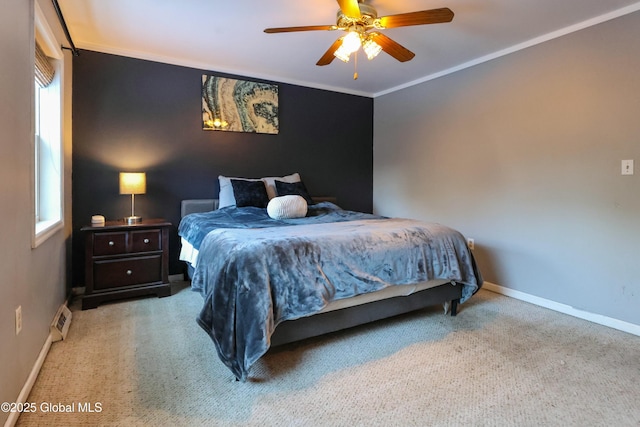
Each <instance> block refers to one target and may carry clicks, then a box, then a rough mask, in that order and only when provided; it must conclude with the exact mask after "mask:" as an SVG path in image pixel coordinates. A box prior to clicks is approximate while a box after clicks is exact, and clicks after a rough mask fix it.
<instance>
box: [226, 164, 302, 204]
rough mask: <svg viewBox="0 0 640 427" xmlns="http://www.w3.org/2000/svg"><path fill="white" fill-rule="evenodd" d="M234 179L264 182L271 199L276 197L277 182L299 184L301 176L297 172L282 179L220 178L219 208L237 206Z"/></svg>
mask: <svg viewBox="0 0 640 427" xmlns="http://www.w3.org/2000/svg"><path fill="white" fill-rule="evenodd" d="M232 179H241V180H244V181H262V182H264V185H265V187H266V188H267V195H268V196H269V199H273V198H274V197H276V184H275V180H278V181H284V182H290V183H291V182H299V181H300V174H298V173H297V172H296V173H294V174H291V175H287V176H282V177H275V176H274V177H267V178H236V177H227V176H222V175H220V176H218V184H220V193H218V208H219V209H221V208H224V207H226V206H235V205H236V198H235V197H234V196H233V186H232V185H231V180H232Z"/></svg>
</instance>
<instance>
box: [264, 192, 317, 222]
mask: <svg viewBox="0 0 640 427" xmlns="http://www.w3.org/2000/svg"><path fill="white" fill-rule="evenodd" d="M267 213H268V214H269V216H270V217H271V218H273V219H286V218H302V217H303V216H306V215H307V201H306V200H305V199H304V197H302V196H298V195H293V194H290V195H287V196H279V197H274V198H273V199H271V200H269V204H268V205H267Z"/></svg>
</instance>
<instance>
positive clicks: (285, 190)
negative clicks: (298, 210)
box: [276, 181, 314, 205]
mask: <svg viewBox="0 0 640 427" xmlns="http://www.w3.org/2000/svg"><path fill="white" fill-rule="evenodd" d="M276 192H277V193H278V196H287V195H290V194H295V195H298V196H302V197H303V198H304V199H305V200H306V201H307V203H308V204H310V205H313V204H314V201H313V199H312V198H311V195H310V194H309V192H308V191H307V187H305V185H304V182H302V181H298V182H282V181H276Z"/></svg>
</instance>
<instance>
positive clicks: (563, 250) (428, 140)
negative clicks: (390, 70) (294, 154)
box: [373, 12, 640, 325]
mask: <svg viewBox="0 0 640 427" xmlns="http://www.w3.org/2000/svg"><path fill="white" fill-rule="evenodd" d="M639 70H640V13H638V12H636V13H634V14H632V15H627V16H624V17H621V18H618V19H615V20H613V21H609V22H606V23H603V24H600V25H597V26H594V27H591V28H588V29H585V30H582V31H579V32H576V33H573V34H570V35H567V36H564V37H561V38H559V39H555V40H552V41H549V42H546V43H543V44H541V45H537V46H535V47H531V48H528V49H525V50H523V51H520V52H517V53H515V54H511V55H508V56H505V57H502V58H500V59H497V60H493V61H490V62H487V63H484V64H482V65H478V66H475V67H473V68H470V69H467V70H464V71H461V72H457V73H455V74H451V75H448V76H446V77H442V78H438V79H435V80H432V81H429V82H426V83H423V84H421V85H417V86H414V87H410V88H408V89H405V90H402V91H399V92H395V93H392V94H388V95H385V96H382V97H379V98H376V99H375V102H374V118H375V119H374V192H373V194H374V200H373V201H374V203H373V205H374V210H375V211H376V212H377V213H381V214H384V215H391V216H406V217H413V218H419V219H423V220H432V221H437V222H441V223H444V224H449V225H451V226H453V227H455V228H457V229H459V230H460V231H461V232H462V233H463V234H465V235H466V236H467V237H473V238H475V241H476V250H475V254H476V256H477V258H478V262H479V265H480V268H481V271H482V272H483V274H484V276H485V280H487V281H489V282H492V283H495V284H498V285H501V286H504V287H508V288H511V289H515V290H518V291H521V292H524V293H527V294H530V295H535V296H538V297H542V298H545V299H548V300H552V301H556V302H559V303H563V304H567V305H570V306H573V307H575V308H577V309H581V310H585V311H588V312H591V313H596V314H601V315H604V316H608V317H611V318H614V319H619V320H622V321H625V322H630V323H633V324H636V325H639V324H640V310H639V309H638V307H640V262H639V258H640V257H639V255H640V245H639V244H638V239H640V71H639ZM622 159H635V165H636V168H635V169H636V174H635V175H633V176H621V173H620V170H621V160H622Z"/></svg>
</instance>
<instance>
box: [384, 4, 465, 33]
mask: <svg viewBox="0 0 640 427" xmlns="http://www.w3.org/2000/svg"><path fill="white" fill-rule="evenodd" d="M451 20H453V11H452V10H451V9H449V8H448V7H443V8H440V9H430V10H422V11H419V12H409V13H401V14H398V15H389V16H383V17H381V18H380V24H381V25H382V27H383V28H395V27H408V26H410V25H424V24H440V23H443V22H451Z"/></svg>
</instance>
